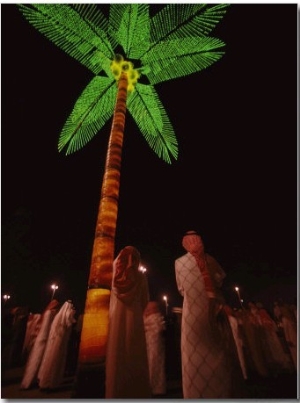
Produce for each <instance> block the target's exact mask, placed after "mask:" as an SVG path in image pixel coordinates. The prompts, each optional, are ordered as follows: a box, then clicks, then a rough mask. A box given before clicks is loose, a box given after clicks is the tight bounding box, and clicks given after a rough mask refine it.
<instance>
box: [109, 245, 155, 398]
mask: <svg viewBox="0 0 300 403" xmlns="http://www.w3.org/2000/svg"><path fill="white" fill-rule="evenodd" d="M140 261H141V258H140V253H139V251H138V250H137V249H136V248H134V247H133V246H126V247H125V248H123V249H122V250H121V251H120V253H119V255H118V256H117V258H116V259H115V261H114V263H113V279H112V289H111V296H110V307H109V329H108V341H107V351H106V383H105V397H106V398H107V399H118V398H120V399H147V398H151V387H150V379H149V369H148V358H147V347H146V336H145V330H144V321H143V312H144V309H145V308H146V305H147V303H148V301H149V292H148V284H147V279H146V277H145V275H144V274H143V273H142V272H141V271H139V266H140Z"/></svg>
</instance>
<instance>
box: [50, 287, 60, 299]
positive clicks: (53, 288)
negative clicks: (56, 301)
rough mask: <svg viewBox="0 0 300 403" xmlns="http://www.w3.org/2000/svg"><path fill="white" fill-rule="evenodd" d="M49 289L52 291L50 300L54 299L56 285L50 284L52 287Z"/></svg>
mask: <svg viewBox="0 0 300 403" xmlns="http://www.w3.org/2000/svg"><path fill="white" fill-rule="evenodd" d="M51 288H52V290H53V292H52V297H51V300H52V299H53V297H54V294H55V291H56V290H57V289H58V285H56V284H52V285H51Z"/></svg>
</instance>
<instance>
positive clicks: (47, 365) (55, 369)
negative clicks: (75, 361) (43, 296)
mask: <svg viewBox="0 0 300 403" xmlns="http://www.w3.org/2000/svg"><path fill="white" fill-rule="evenodd" d="M74 316H75V309H74V306H73V304H72V303H71V302H70V301H66V302H65V303H64V304H63V306H62V307H61V308H60V310H59V312H58V313H57V314H56V316H55V318H54V320H53V322H52V325H51V328H50V333H49V337H48V341H47V344H46V349H45V353H44V356H43V360H42V363H41V366H40V369H39V372H38V381H39V387H40V388H41V389H55V388H57V387H58V386H59V385H60V384H61V382H62V380H63V377H64V372H65V366H66V358H67V351H68V342H69V339H70V335H71V331H72V325H73V324H74V323H75V318H74Z"/></svg>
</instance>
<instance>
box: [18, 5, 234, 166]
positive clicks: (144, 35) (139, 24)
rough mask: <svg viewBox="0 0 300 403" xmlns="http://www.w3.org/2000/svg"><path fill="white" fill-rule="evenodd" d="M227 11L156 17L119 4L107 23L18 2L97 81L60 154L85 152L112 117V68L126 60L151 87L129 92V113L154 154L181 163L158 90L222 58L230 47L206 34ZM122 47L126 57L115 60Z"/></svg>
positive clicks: (185, 9)
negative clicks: (171, 158)
mask: <svg viewBox="0 0 300 403" xmlns="http://www.w3.org/2000/svg"><path fill="white" fill-rule="evenodd" d="M228 6H229V5H228V4H213V5H211V4H167V5H166V6H163V8H162V9H161V11H159V12H158V13H157V14H155V15H154V16H153V17H152V18H150V14H149V10H150V7H151V6H150V5H149V4H136V3H135V4H118V3H113V4H111V5H110V8H109V16H108V17H106V16H105V15H104V14H103V13H102V12H101V11H100V9H99V6H98V5H96V4H73V5H67V4H52V3H49V4H41V3H34V4H32V5H28V4H18V7H19V8H20V10H21V12H22V13H23V15H24V16H25V18H26V19H27V20H28V21H29V22H30V23H31V24H32V25H33V26H34V27H35V28H36V29H38V30H39V31H40V32H41V33H43V34H44V35H45V36H46V37H47V38H48V39H49V40H50V41H52V42H53V43H54V44H56V45H57V46H58V47H59V48H61V49H62V50H63V51H65V52H66V53H67V54H69V55H70V56H72V57H73V58H75V59H76V60H77V61H79V62H80V63H82V64H83V65H84V66H86V67H87V68H88V69H89V70H91V71H92V72H93V73H94V74H95V75H96V76H97V75H99V77H95V78H94V79H92V81H91V82H90V83H89V84H88V86H87V87H86V89H85V90H84V91H83V93H82V94H81V95H80V97H79V98H78V100H77V101H76V103H75V106H74V109H73V111H72V113H71V114H70V116H69V117H68V119H67V121H66V123H65V125H64V127H63V129H62V132H61V134H60V137H59V145H58V148H59V151H61V150H62V149H65V148H67V151H66V152H67V154H69V153H71V152H74V151H77V150H79V149H80V148H82V147H83V146H84V145H85V144H86V143H87V142H88V141H90V140H91V139H92V138H93V136H94V135H95V134H96V133H97V132H98V131H99V130H100V128H101V127H103V125H104V123H105V122H106V121H107V120H108V119H109V118H110V117H111V116H112V115H113V110H114V108H113V105H114V102H115V99H114V96H116V91H117V87H116V85H115V82H114V79H118V75H113V73H114V74H115V73H116V71H115V70H114V71H112V70H111V66H114V68H115V67H116V65H117V67H118V63H114V64H112V65H111V63H112V61H113V60H119V59H120V57H121V59H120V60H124V61H125V63H127V65H128V66H132V71H133V70H134V73H135V74H133V77H139V75H144V76H146V78H147V80H148V82H149V83H150V84H141V83H137V84H135V81H134V84H132V83H131V86H132V88H133V87H134V85H136V87H135V90H134V91H133V92H132V93H131V92H129V93H128V100H127V104H128V109H129V112H130V113H131V114H132V116H133V118H134V119H135V121H136V123H137V125H138V127H139V128H140V130H141V132H142V133H143V135H144V137H145V139H146V140H147V142H148V144H149V145H150V147H151V148H152V149H153V150H154V151H155V152H156V154H157V155H158V156H159V157H161V158H163V159H164V160H165V161H167V162H170V157H174V158H175V159H176V158H177V154H178V148H177V141H176V137H175V134H174V131H173V127H172V125H171V123H170V121H169V118H168V116H167V113H166V110H165V108H164V107H163V105H162V104H161V102H160V100H159V97H158V95H157V93H156V91H155V89H154V87H153V85H155V84H157V83H160V82H163V81H166V80H170V79H174V78H179V77H183V76H186V75H190V74H192V73H195V72H198V71H201V70H203V69H205V68H207V67H208V66H210V65H212V64H213V63H215V62H216V61H217V60H219V59H220V58H221V57H222V56H223V54H224V50H223V47H224V45H225V44H224V42H222V41H221V40H219V39H217V38H213V37H209V36H208V34H209V33H210V32H211V31H212V29H213V28H214V27H215V26H216V25H217V23H219V22H220V21H221V19H222V18H223V16H224V15H225V13H226V11H227V7H228ZM121 48H123V51H124V53H123V54H121V55H120V56H118V57H117V58H116V59H115V56H116V55H115V51H116V50H117V52H118V53H120V50H121ZM136 63H138V66H134V65H135V64H136ZM136 68H137V69H138V72H137V71H136ZM100 74H101V75H102V76H100ZM103 74H104V76H103ZM128 78H129V77H128ZM146 82H147V81H146ZM128 88H129V87H128ZM130 91H131V88H130Z"/></svg>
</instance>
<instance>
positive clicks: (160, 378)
mask: <svg viewBox="0 0 300 403" xmlns="http://www.w3.org/2000/svg"><path fill="white" fill-rule="evenodd" d="M144 325H145V333H146V343H147V355H148V364H149V375H150V383H151V390H152V395H153V396H159V395H165V394H166V391H167V386H166V367H165V354H166V351H165V335H164V331H165V330H166V324H165V319H164V317H163V315H162V314H161V311H160V309H159V305H158V303H157V302H156V301H149V302H148V305H147V306H146V309H145V311H144Z"/></svg>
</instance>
